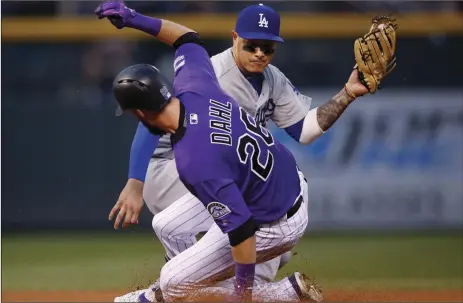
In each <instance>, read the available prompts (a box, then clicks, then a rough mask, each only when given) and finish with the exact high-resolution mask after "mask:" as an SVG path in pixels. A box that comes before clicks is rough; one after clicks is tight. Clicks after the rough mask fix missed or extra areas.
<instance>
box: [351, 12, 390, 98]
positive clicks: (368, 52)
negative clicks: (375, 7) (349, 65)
mask: <svg viewBox="0 0 463 303" xmlns="http://www.w3.org/2000/svg"><path fill="white" fill-rule="evenodd" d="M394 22H395V19H393V18H391V17H388V16H376V17H375V18H373V20H372V25H371V27H370V31H369V32H368V33H367V34H366V35H365V36H363V37H361V38H358V39H357V40H355V42H354V54H355V61H356V63H357V64H356V68H357V69H358V72H359V80H360V81H361V82H362V84H363V85H365V87H366V88H367V89H368V91H369V92H370V93H372V94H374V93H375V92H376V90H377V89H380V83H381V81H382V80H383V79H384V77H386V76H387V75H388V74H389V73H390V72H392V70H393V69H394V68H395V66H396V57H395V45H396V30H397V29H398V26H397V24H395V23H394Z"/></svg>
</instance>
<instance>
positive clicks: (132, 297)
mask: <svg viewBox="0 0 463 303" xmlns="http://www.w3.org/2000/svg"><path fill="white" fill-rule="evenodd" d="M145 292H146V293H148V292H152V291H151V290H150V289H149V288H148V289H141V290H136V291H132V292H129V293H128V294H125V295H123V296H120V297H116V298H114V302H150V301H148V299H147V298H146V295H145ZM143 299H144V300H143Z"/></svg>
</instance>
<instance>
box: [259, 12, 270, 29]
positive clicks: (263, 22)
mask: <svg viewBox="0 0 463 303" xmlns="http://www.w3.org/2000/svg"><path fill="white" fill-rule="evenodd" d="M259 16H260V20H259V27H267V28H268V21H267V19H265V16H264V14H263V13H260V14H259Z"/></svg>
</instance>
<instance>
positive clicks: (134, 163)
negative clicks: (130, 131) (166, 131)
mask: <svg viewBox="0 0 463 303" xmlns="http://www.w3.org/2000/svg"><path fill="white" fill-rule="evenodd" d="M160 138H161V136H158V135H153V134H152V133H150V132H149V130H148V129H147V128H146V127H145V126H144V125H143V124H142V123H138V127H137V131H136V132H135V136H134V138H133V141H132V147H131V149H130V160H129V179H137V180H140V181H142V182H145V177H146V171H147V170H148V164H149V162H150V159H151V156H152V155H153V152H154V150H155V149H156V147H157V146H158V143H159V139H160Z"/></svg>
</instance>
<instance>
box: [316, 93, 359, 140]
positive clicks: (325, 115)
mask: <svg viewBox="0 0 463 303" xmlns="http://www.w3.org/2000/svg"><path fill="white" fill-rule="evenodd" d="M352 101H353V99H352V98H351V97H349V95H347V94H346V92H345V90H344V89H343V90H341V91H340V92H339V93H337V94H336V95H335V96H334V97H333V98H332V99H331V100H330V101H328V102H326V103H325V104H323V105H321V106H319V107H318V109H317V121H318V125H320V128H321V129H322V130H323V131H327V130H328V129H329V128H330V127H331V125H333V124H334V122H336V120H338V118H339V117H340V116H341V115H342V113H343V112H344V111H345V110H346V108H347V107H348V106H349V104H350V103H351V102H352Z"/></svg>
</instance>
